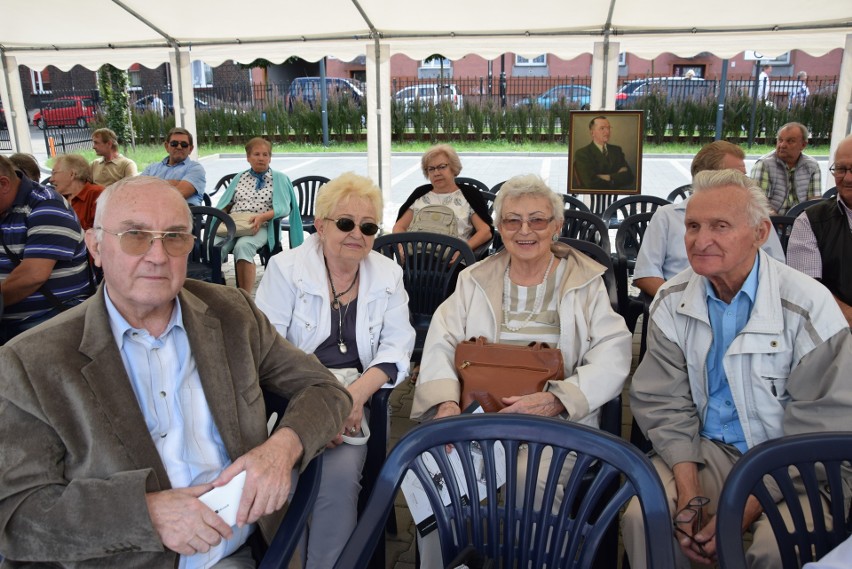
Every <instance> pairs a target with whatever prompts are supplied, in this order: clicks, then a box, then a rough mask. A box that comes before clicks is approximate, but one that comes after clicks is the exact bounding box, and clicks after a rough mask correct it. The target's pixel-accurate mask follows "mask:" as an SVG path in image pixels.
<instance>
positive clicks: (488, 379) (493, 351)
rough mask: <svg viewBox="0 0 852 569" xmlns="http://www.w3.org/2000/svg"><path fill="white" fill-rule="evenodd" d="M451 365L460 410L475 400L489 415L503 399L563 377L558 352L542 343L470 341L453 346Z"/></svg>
mask: <svg viewBox="0 0 852 569" xmlns="http://www.w3.org/2000/svg"><path fill="white" fill-rule="evenodd" d="M455 366H456V370H457V371H458V374H459V381H460V382H461V388H462V394H461V408H462V409H466V408H467V407H468V406H469V405H470V404H471V403H473V402H474V401H476V402H477V403H479V405H480V406H481V407H482V409H483V410H484V411H486V412H489V413H492V412H496V411H499V410H500V409H502V408H503V407H504V405H503V403H502V402H501V399H502V398H503V397H511V396H513V395H529V394H530V393H538V392H540V391H542V390H543V389H544V385H545V383H547V382H548V381H551V380H560V379H564V378H565V367H564V365H563V362H562V351H561V350H559V349H556V348H551V347H550V346H548V345H547V344H545V343H543V342H532V343H530V345H529V346H513V345H510V344H494V343H489V342H488V341H487V340H486V339H485V338H484V337H483V336H480V337H479V338H476V339H473V338H471V339H470V340H465V341H463V342H461V343H460V344H459V345H458V346H456V357H455Z"/></svg>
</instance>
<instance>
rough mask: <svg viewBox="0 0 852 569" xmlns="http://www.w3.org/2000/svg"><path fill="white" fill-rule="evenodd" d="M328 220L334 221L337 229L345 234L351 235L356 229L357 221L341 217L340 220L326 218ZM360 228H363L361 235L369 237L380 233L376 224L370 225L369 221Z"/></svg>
mask: <svg viewBox="0 0 852 569" xmlns="http://www.w3.org/2000/svg"><path fill="white" fill-rule="evenodd" d="M326 219H327V220H329V221H333V222H334V224H335V225H336V226H337V228H338V229H339V230H341V231H342V232H344V233H349V232H350V231H352V230H353V229H355V221H354V220H352V219H349V218H348V217H341V218H340V219H331V218H330V217H326ZM358 227H360V228H361V233H363V234H364V235H366V236H368V237H369V236H371V235H375V234H376V233H378V232H379V226H378V225H376V224H375V223H370V222H369V221H367V222H364V223H362V224H360V225H359V226H358Z"/></svg>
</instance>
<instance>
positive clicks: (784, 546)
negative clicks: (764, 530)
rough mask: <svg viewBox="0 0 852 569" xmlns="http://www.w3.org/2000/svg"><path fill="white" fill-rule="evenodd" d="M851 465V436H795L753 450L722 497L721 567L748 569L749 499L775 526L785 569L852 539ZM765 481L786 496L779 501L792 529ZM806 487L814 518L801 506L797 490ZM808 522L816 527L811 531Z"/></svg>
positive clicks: (738, 466) (718, 543)
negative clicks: (745, 527) (744, 527)
mask: <svg viewBox="0 0 852 569" xmlns="http://www.w3.org/2000/svg"><path fill="white" fill-rule="evenodd" d="M850 461H852V433H849V432H828V433H826V432H822V433H808V434H804V435H792V436H787V437H782V438H779V439H775V440H771V441H767V442H764V443H761V444H759V445H757V446H755V447H754V448H752V449H750V450H749V451H748V452H747V453H746V454H745V455H743V457H742V458H740V459H739V460H738V461H737V463H736V464H735V465H734V468H733V469H732V470H731V472H730V474H728V478H727V479H726V480H725V485H724V487H723V488H722V495H721V496H720V497H719V507H718V514H717V515H718V525H717V528H718V529H717V532H716V551H717V553H718V554H719V560H720V561H721V565H722V567H725V568H726V569H745V568H746V559H745V554H744V553H743V536H742V532H741V531H740V526H741V521H742V516H743V510H744V509H745V503H746V500H747V499H748V497H749V496H750V495H753V496H755V497H756V498H757V499H758V501H759V502H760V504H761V506H762V507H763V511H764V515H765V516H766V517H767V518H768V520H769V522H770V524H771V526H772V531H773V533H774V534H775V539H776V541H777V542H778V547H779V550H780V552H781V561H782V567H783V568H784V569H790V568H793V567H795V568H796V569H798V568H799V567H801V564H803V563H806V562H809V561H816V560H817V559H819V558H821V557H822V556H824V555H825V554H826V553H828V552H829V551H830V550H831V549H833V548H834V547H837V545H839V544H840V543H841V542H843V541H844V540H845V539H847V538H848V537H849V536H850V535H852V516H850V510H849V507H848V506H847V503H846V500H844V497H843V490H844V485H843V478H844V477H847V478H848V476H849V463H850ZM844 462H845V465H844ZM791 466H794V467H795V468H794V469H790V467H791ZM791 470H792V473H791ZM794 477H795V478H794ZM767 478H770V479H771V480H774V483H775V485H777V487H778V488H779V489H780V490H781V492H782V494H783V501H782V502H780V503H783V504H785V505H786V506H787V507H788V508H789V511H790V517H791V520H792V524H793V528H792V530H791V529H788V527H787V523H786V522H785V521H784V520H783V519H782V517H781V514H780V512H779V511H778V503H776V501H775V499H774V498H773V497H772V495H771V494H770V492H769V490H768V489H767ZM802 486H804V495H806V496H807V498H806V503H807V504H808V505H809V506H810V511H811V512H813V514H810V513H807V512H805V511H803V510H804V509H803V508H802V506H801V503H800V498H799V494H798V492H797V487H798V488H801V487H802ZM846 499H848V496H846ZM826 517H830V519H831V522H830V523H831V529H828V528H827V527H826V526H827V524H826ZM809 524H812V526H811V527H812V528H813V529H808V525H809Z"/></svg>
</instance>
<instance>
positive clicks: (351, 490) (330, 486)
mask: <svg viewBox="0 0 852 569" xmlns="http://www.w3.org/2000/svg"><path fill="white" fill-rule="evenodd" d="M364 413H365V415H367V414H368V413H369V410H368V409H365V410H364ZM368 418H369V417H368ZM322 456H323V459H322V461H323V462H322V479H321V480H320V488H319V495H318V496H317V501H316V503H315V504H314V509H313V511H312V512H311V519H310V521H309V522H308V528H307V530H306V532H307V547H305V536H302V545H301V546H300V548H299V549H300V551H301V553H302V566H303V567H305V568H306V569H329V568H330V567H334V564H335V562H336V561H337V558H338V557H340V553H341V551H343V547H344V546H345V545H346V542H347V541H348V540H349V536H350V535H352V531H353V530H354V529H355V524H356V523H357V521H358V494H359V493H360V492H361V470H362V469H363V468H364V461H365V460H366V459H367V445H361V446H353V445H349V444H345V443H344V444H342V445H340V446H338V447H335V448H333V449H326V450H325V451H324V452H323V454H322ZM306 552H307V559H305V553H306Z"/></svg>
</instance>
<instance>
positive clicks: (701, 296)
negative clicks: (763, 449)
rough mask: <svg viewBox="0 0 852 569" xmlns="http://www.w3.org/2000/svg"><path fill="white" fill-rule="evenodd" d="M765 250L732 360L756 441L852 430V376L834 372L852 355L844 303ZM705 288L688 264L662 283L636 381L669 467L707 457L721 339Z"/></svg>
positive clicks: (643, 417)
mask: <svg viewBox="0 0 852 569" xmlns="http://www.w3.org/2000/svg"><path fill="white" fill-rule="evenodd" d="M759 255H760V267H759V270H758V285H757V296H756V298H755V302H754V306H753V307H752V311H751V317H750V318H749V320H748V322H747V323H746V325H745V327H744V328H743V330H742V331H741V332H740V333H739V334H738V335H737V337H736V338H734V341H733V342H732V343H731V346H730V347H729V348H728V351H727V352H726V354H725V356H724V359H723V365H724V367H725V372H726V374H727V377H728V383H729V384H730V386H731V394H732V396H733V399H734V404H735V405H736V408H737V412H738V413H739V418H740V422H741V424H742V427H743V432H744V434H745V438H746V443H747V444H748V447H749V448H751V447H753V446H754V445H757V444H759V443H761V442H763V441H766V440H769V439H774V438H777V437H780V436H782V435H785V434H793V433H798V432H809V431H816V430H852V413H850V411H849V410H850V409H852V374H850V373H849V370H848V368H847V369H846V370H843V371H841V370H838V369H834V370H833V371H830V370H829V368H832V366H833V365H834V364H833V362H834V361H835V360H836V359H837V358H839V357H843V358H846V359H847V360H848V359H849V357H850V354H849V350H850V345H852V344H850V342H849V329H848V326H847V323H846V320H845V319H844V318H843V315H842V314H841V312H840V309H839V308H838V306H837V303H836V302H835V301H834V298H833V297H832V296H831V293H829V292H828V290H827V289H826V288H825V287H824V286H822V285H821V284H819V283H818V282H816V281H815V280H813V279H812V278H810V277H808V276H806V275H804V274H802V273H799V272H798V271H796V270H793V269H790V268H789V267H787V266H786V265H784V264H782V263H779V262H778V261H775V260H774V259H772V258H771V257H770V256H769V255H767V254H766V253H765V252H764V251H760V252H759ZM705 286H707V280H706V279H705V278H704V277H702V276H700V275H697V274H695V273H693V272H692V269H687V270H685V271H684V272H682V273H680V274H679V275H677V276H676V277H674V278H672V279H671V280H669V281H668V282H666V284H665V285H663V287H662V288H660V291H659V292H658V293H657V296H656V298H655V299H654V304H653V305H652V307H651V321H650V326H649V329H648V351H647V352H646V353H645V357H644V358H643V359H642V363H641V364H640V365H639V367H638V368H637V370H636V373H634V375H633V380H632V383H631V387H630V406H631V410H632V412H633V416H634V417H635V418H636V421H637V423H638V424H639V426H640V427H641V428H642V431H643V432H644V433H646V435H647V436H648V437H649V439H650V440H651V443H652V444H653V445H654V450H655V451H656V452H657V453H659V454H660V456H661V457H662V458H663V460H665V461H666V463H667V464H668V465H669V466H670V467H672V466H674V465H675V464H677V463H679V462H696V463H702V462H703V461H702V459H701V454H700V446H699V432H700V430H701V423H702V422H703V421H704V418H705V416H706V413H707V403H708V396H709V394H708V391H707V369H706V362H707V354H708V353H709V351H710V345H711V342H712V340H713V335H712V330H711V328H710V320H709V317H708V312H707V299H706V288H705ZM840 350H846V353H843V352H842V351H840ZM817 369H823V370H829V371H825V372H823V373H820V374H819V375H817V373H816V370H817ZM773 387H774V389H775V394H773Z"/></svg>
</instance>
